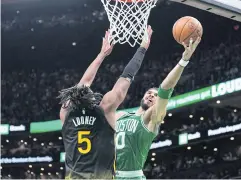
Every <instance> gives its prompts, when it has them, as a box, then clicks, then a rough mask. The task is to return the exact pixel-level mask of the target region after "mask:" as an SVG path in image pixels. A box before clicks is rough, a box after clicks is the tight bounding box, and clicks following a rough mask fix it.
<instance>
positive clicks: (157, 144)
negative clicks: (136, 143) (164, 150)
mask: <svg viewBox="0 0 241 180" xmlns="http://www.w3.org/2000/svg"><path fill="white" fill-rule="evenodd" d="M171 145H172V141H171V140H170V139H166V140H165V141H158V142H154V143H152V144H151V147H150V149H156V148H160V147H165V146H171Z"/></svg>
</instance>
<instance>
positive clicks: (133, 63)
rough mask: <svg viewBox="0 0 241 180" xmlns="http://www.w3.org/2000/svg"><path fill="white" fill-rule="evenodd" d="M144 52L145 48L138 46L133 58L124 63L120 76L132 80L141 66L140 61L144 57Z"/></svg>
mask: <svg viewBox="0 0 241 180" xmlns="http://www.w3.org/2000/svg"><path fill="white" fill-rule="evenodd" d="M145 53H146V49H145V48H143V47H140V48H138V49H137V51H136V53H135V55H134V56H133V58H132V59H131V60H130V62H129V63H128V64H127V65H126V67H125V69H124V71H123V73H122V75H121V77H123V78H128V79H130V80H131V81H132V80H133V79H134V77H135V75H136V74H137V72H138V71H139V69H140V67H141V64H142V61H143V59H144V57H145Z"/></svg>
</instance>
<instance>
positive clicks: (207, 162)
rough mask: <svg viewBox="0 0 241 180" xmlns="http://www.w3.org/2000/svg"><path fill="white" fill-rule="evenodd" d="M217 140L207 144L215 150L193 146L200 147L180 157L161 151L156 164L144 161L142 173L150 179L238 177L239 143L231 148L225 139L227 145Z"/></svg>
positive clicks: (240, 173) (230, 144) (240, 172)
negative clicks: (145, 163)
mask: <svg viewBox="0 0 241 180" xmlns="http://www.w3.org/2000/svg"><path fill="white" fill-rule="evenodd" d="M218 143H221V142H220V141H216V142H212V145H211V147H217V148H214V149H215V151H213V149H212V148H211V147H210V146H203V147H202V145H197V146H196V148H200V149H201V150H197V149H194V150H193V152H186V153H184V154H185V155H184V156H183V155H180V154H179V153H178V152H176V153H173V152H172V153H170V152H164V153H163V154H162V155H161V157H160V161H159V159H158V163H157V164H156V163H154V164H153V163H148V164H147V165H146V166H145V170H144V171H145V174H146V175H147V177H149V178H154V179H169V178H170V179H173V178H174V179H177V178H178V179H183V178H184V179H186V178H193V179H227V178H234V177H239V178H240V177H241V169H240V157H241V156H240V150H241V149H240V148H241V147H240V145H239V146H236V147H235V146H234V145H233V144H232V143H231V142H230V143H227V142H226V141H225V143H226V144H227V146H222V145H218ZM194 148H195V147H194ZM179 151H180V149H179ZM189 151H192V150H189ZM182 154H183V153H182ZM159 162H160V163H159ZM151 164H152V165H151Z"/></svg>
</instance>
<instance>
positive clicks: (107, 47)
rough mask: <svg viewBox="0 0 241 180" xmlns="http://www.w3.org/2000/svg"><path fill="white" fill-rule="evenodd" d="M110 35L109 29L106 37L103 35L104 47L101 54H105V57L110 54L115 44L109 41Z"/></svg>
mask: <svg viewBox="0 0 241 180" xmlns="http://www.w3.org/2000/svg"><path fill="white" fill-rule="evenodd" d="M109 36H110V32H109V30H108V31H106V32H105V37H103V41H102V48H101V51H100V54H101V55H103V56H104V57H106V56H108V55H110V53H111V52H112V49H113V47H114V44H110V43H109V41H108V39H109Z"/></svg>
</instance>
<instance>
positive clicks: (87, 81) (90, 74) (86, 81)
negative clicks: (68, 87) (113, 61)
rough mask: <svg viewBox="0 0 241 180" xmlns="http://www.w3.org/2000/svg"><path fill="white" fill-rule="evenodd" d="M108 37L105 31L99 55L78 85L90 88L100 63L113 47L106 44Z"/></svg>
mask: <svg viewBox="0 0 241 180" xmlns="http://www.w3.org/2000/svg"><path fill="white" fill-rule="evenodd" d="M109 35H110V33H109V31H106V32H105V37H104V38H103V41H102V47H101V51H100V53H99V54H98V56H97V57H96V58H95V60H94V61H93V62H92V63H91V64H90V65H89V67H88V68H87V70H86V71H85V73H84V75H83V77H82V78H81V80H80V82H79V84H78V85H85V86H88V87H90V86H91V84H92V82H93V80H94V79H95V75H96V73H97V71H98V69H99V67H100V65H101V63H102V62H103V60H104V59H105V58H106V56H108V55H109V54H110V53H111V52H112V49H113V45H111V44H110V43H109V42H108V37H109Z"/></svg>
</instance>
